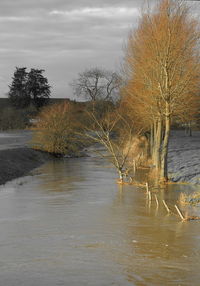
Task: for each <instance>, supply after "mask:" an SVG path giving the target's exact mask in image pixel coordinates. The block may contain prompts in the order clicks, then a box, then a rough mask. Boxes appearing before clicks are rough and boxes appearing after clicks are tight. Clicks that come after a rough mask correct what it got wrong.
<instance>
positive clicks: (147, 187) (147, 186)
mask: <svg viewBox="0 0 200 286" xmlns="http://www.w3.org/2000/svg"><path fill="white" fill-rule="evenodd" d="M146 190H147V194H148V193H149V184H148V183H147V182H146Z"/></svg>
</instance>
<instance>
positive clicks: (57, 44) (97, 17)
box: [0, 0, 200, 98]
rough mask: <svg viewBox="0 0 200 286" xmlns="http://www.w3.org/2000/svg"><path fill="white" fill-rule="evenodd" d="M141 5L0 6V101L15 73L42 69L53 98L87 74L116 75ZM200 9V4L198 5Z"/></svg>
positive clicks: (59, 0) (42, 2) (122, 0)
mask: <svg viewBox="0 0 200 286" xmlns="http://www.w3.org/2000/svg"><path fill="white" fill-rule="evenodd" d="M142 3H143V1H142V0H0V97H4V96H5V94H6V92H8V85H9V84H10V83H11V80H12V79H11V78H12V76H13V73H14V70H15V67H16V66H17V67H27V68H28V69H30V68H42V69H45V76H47V77H48V80H49V84H50V85H51V86H52V97H70V98H73V95H72V90H71V88H70V87H69V83H70V82H71V81H72V80H73V79H74V78H76V77H77V75H78V73H79V72H82V71H84V70H85V69H86V68H91V67H96V66H98V67H102V68H106V69H111V70H117V69H118V68H119V66H120V62H121V61H122V57H123V48H122V47H123V45H124V42H125V41H126V39H127V35H128V31H129V30H130V29H131V28H132V27H134V26H135V25H137V19H138V17H139V14H140V11H141V6H142ZM199 3H200V2H199Z"/></svg>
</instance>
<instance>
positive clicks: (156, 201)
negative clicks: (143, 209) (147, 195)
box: [155, 195, 159, 207]
mask: <svg viewBox="0 0 200 286" xmlns="http://www.w3.org/2000/svg"><path fill="white" fill-rule="evenodd" d="M155 200H156V204H157V207H158V205H159V203H158V198H157V196H156V195H155Z"/></svg>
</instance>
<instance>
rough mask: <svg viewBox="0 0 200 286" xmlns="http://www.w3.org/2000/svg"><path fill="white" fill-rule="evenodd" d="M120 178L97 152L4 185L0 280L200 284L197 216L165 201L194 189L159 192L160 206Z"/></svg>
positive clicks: (43, 284)
mask: <svg viewBox="0 0 200 286" xmlns="http://www.w3.org/2000/svg"><path fill="white" fill-rule="evenodd" d="M115 179H116V174H115V172H114V170H113V169H112V168H111V167H110V166H108V164H107V162H105V161H104V160H103V159H101V158H97V157H95V156H94V157H88V158H77V159H65V160H55V161H50V162H48V163H46V164H44V165H43V166H42V167H40V168H38V169H36V170H35V171H34V172H33V176H28V177H24V178H20V179H17V180H15V181H13V182H10V183H7V184H6V185H5V186H1V188H0V285H9V286H35V285H37V286H55V285H69V286H79V285H87V286H97V285H98V286H108V285H120V286H128V285H137V286H144V285H151V286H155V285H165V286H167V285H174V286H175V285H176V286H178V285H181V286H183V285H184V286H188V285H192V286H198V285H199V281H200V272H199V265H200V221H191V222H182V221H181V220H180V218H179V217H178V216H176V215H169V214H168V213H167V212H166V209H165V208H164V206H163V204H162V199H165V200H166V202H167V203H168V204H169V206H170V208H172V207H173V205H174V204H175V203H177V200H178V197H179V195H180V193H181V191H187V192H189V191H193V189H192V187H189V186H186V185H185V186H184V185H182V186H181V185H180V186H178V185H171V186H169V187H168V190H161V191H160V192H159V193H157V197H158V201H159V206H158V207H157V205H156V202H155V200H154V199H153V198H152V202H151V204H149V202H148V201H147V197H146V194H145V190H144V189H142V188H138V187H133V186H124V187H123V189H122V188H121V187H120V186H118V185H117V184H116V183H115ZM194 189H195V188H194ZM183 211H185V210H183ZM188 211H189V212H190V214H195V213H197V212H198V211H199V210H198V209H194V208H190V209H189V210H188Z"/></svg>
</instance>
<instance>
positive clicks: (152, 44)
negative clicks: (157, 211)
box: [124, 0, 200, 181]
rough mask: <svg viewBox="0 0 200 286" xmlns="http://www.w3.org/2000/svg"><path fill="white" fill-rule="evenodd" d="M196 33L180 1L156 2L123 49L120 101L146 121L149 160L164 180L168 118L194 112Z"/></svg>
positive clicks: (198, 69)
mask: <svg viewBox="0 0 200 286" xmlns="http://www.w3.org/2000/svg"><path fill="white" fill-rule="evenodd" d="M199 38H200V32H199V26H198V23H197V21H196V20H195V19H194V18H193V17H190V14H189V9H188V7H187V6H186V5H185V3H183V2H182V1H174V0H162V1H160V2H159V4H158V5H157V7H156V8H155V9H154V11H152V12H149V11H148V12H147V13H145V14H143V15H142V17H141V20H140V23H139V26H138V28H137V29H136V30H134V31H132V32H131V34H130V37H129V39H128V45H127V50H126V60H125V70H126V75H127V78H128V80H127V84H126V86H125V88H124V98H126V101H127V102H128V101H129V102H131V106H132V112H133V113H136V114H137V116H138V120H141V122H145V123H144V124H145V126H146V123H148V129H149V131H150V132H151V144H152V148H151V150H152V158H153V162H154V165H155V166H156V169H157V174H158V176H159V178H160V180H162V181H163V180H164V181H167V179H168V172H167V155H168V144H169V136H170V128H171V120H172V118H173V117H182V118H183V117H184V116H186V117H189V118H191V117H192V116H193V115H195V114H196V112H197V111H198V105H199V101H198V96H197V95H198V94H199V79H200V78H199V75H200V54H199V48H198V43H199Z"/></svg>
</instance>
